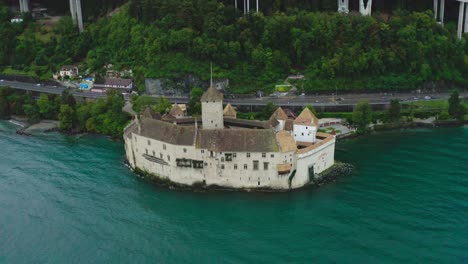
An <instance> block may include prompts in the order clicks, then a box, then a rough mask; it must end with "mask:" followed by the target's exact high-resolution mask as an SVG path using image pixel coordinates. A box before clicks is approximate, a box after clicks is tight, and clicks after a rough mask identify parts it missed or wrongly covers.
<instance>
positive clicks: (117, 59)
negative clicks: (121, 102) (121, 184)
mask: <svg viewBox="0 0 468 264" xmlns="http://www.w3.org/2000/svg"><path fill="white" fill-rule="evenodd" d="M9 16H11V14H9V13H8V11H7V9H6V8H5V7H2V8H1V9H0V20H1V22H0V23H1V24H0V34H2V36H8V37H2V38H1V39H0V46H1V47H2V49H0V67H3V68H7V69H9V70H12V69H14V70H20V71H25V72H30V71H33V72H35V73H36V75H37V76H41V78H46V77H47V76H49V75H50V74H51V72H52V71H55V70H56V69H57V68H58V67H59V66H60V65H62V64H65V63H72V62H75V63H76V62H80V63H82V68H83V69H86V68H89V69H90V70H91V72H98V73H103V70H104V69H103V67H102V66H103V65H104V64H105V63H112V64H114V66H115V67H116V68H117V69H124V68H132V69H133V70H134V72H135V74H136V81H137V83H138V84H139V85H140V87H141V86H142V84H143V83H144V82H143V80H144V78H161V77H164V78H174V77H181V76H184V75H186V74H195V75H197V76H200V77H201V78H202V79H204V80H207V79H208V78H209V72H210V71H209V67H210V66H209V65H210V62H212V63H213V66H214V72H215V77H227V78H229V79H230V85H231V92H235V93H247V92H252V91H256V90H260V89H262V90H272V89H273V88H274V85H273V84H277V83H278V82H281V81H282V80H284V79H285V78H286V76H288V75H289V74H295V73H302V74H305V76H306V78H307V80H306V81H305V82H304V83H303V85H304V89H305V90H306V91H307V92H314V91H322V90H335V89H340V90H346V89H347V90H355V89H367V90H369V89H372V90H382V89H387V90H389V89H392V90H394V89H414V88H418V87H420V86H421V85H422V84H424V83H425V82H426V81H443V82H439V83H443V84H444V85H452V86H458V87H466V86H468V67H467V64H468V59H467V54H468V45H467V44H466V43H467V41H466V39H467V37H466V35H465V39H464V40H458V39H457V38H456V36H455V35H454V34H453V32H451V31H452V30H453V26H452V27H451V26H450V25H448V26H447V27H445V28H442V27H441V26H440V25H438V24H437V23H436V22H435V20H434V19H433V14H432V12H431V11H426V12H409V11H396V12H394V13H393V14H392V15H391V16H390V17H389V18H385V19H384V18H383V16H379V15H378V14H376V15H374V16H373V17H362V16H360V15H354V14H350V15H341V14H337V13H334V12H329V13H325V12H312V11H303V10H302V11H299V10H298V9H288V11H287V12H286V13H279V12H276V13H273V14H271V15H263V14H261V13H259V14H254V13H252V14H251V15H249V16H243V15H242V14H241V13H240V11H238V10H235V9H234V7H232V6H228V5H224V4H223V3H222V2H218V1H215V0H207V1H197V0H181V1H170V0H145V1H143V0H131V1H130V2H129V3H128V4H126V5H124V6H123V7H122V8H121V9H120V11H119V12H118V13H116V14H114V15H113V16H112V17H105V18H101V19H99V20H98V21H97V22H95V23H88V24H86V32H85V33H83V34H81V35H80V34H78V33H77V31H76V30H75V29H74V27H73V25H72V23H71V20H70V19H69V18H63V19H62V20H61V21H60V22H61V23H59V24H58V25H57V26H56V27H55V29H54V30H53V32H52V33H53V34H52V35H50V33H48V34H49V35H48V36H47V38H40V37H38V36H37V32H40V31H41V27H40V25H37V23H36V24H35V23H34V22H32V21H28V22H27V23H26V24H25V25H22V26H20V25H11V24H10V23H9Z"/></svg>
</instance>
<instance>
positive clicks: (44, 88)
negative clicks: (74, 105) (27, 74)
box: [0, 80, 106, 99]
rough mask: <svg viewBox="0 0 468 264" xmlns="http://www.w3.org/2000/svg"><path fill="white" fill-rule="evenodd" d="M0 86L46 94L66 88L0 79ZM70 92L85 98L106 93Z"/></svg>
mask: <svg viewBox="0 0 468 264" xmlns="http://www.w3.org/2000/svg"><path fill="white" fill-rule="evenodd" d="M0 86H9V87H11V88H15V89H19V90H27V91H33V92H41V93H48V94H62V92H63V90H65V89H67V88H65V87H62V86H48V85H39V84H35V83H25V82H16V81H7V80H4V81H1V80H0ZM70 93H71V94H73V96H76V97H85V98H93V99H98V98H105V97H106V94H104V93H92V92H79V91H71V92H70Z"/></svg>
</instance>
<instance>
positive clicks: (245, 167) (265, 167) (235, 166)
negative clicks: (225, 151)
mask: <svg viewBox="0 0 468 264" xmlns="http://www.w3.org/2000/svg"><path fill="white" fill-rule="evenodd" d="M269 165H270V163H268V162H263V169H264V170H268V168H269ZM237 168H238V167H237V164H234V169H235V170H237ZM258 168H259V161H258V160H254V161H253V170H258ZM221 169H223V170H224V169H225V166H224V164H221ZM247 169H248V166H247V164H244V170H247Z"/></svg>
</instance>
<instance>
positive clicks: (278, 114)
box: [270, 107, 288, 121]
mask: <svg viewBox="0 0 468 264" xmlns="http://www.w3.org/2000/svg"><path fill="white" fill-rule="evenodd" d="M271 117H275V118H276V119H278V120H283V121H284V120H287V119H288V115H286V113H285V112H284V110H283V109H282V108H281V107H278V109H276V111H275V112H273V114H272V115H271ZM271 117H270V118H271Z"/></svg>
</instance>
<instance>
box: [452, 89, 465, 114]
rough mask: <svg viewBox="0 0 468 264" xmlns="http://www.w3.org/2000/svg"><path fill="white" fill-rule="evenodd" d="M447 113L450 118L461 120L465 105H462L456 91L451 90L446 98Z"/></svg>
mask: <svg viewBox="0 0 468 264" xmlns="http://www.w3.org/2000/svg"><path fill="white" fill-rule="evenodd" d="M448 103H449V108H448V113H449V115H450V116H451V117H452V118H455V119H458V120H463V118H464V115H465V107H464V106H463V105H462V103H461V100H460V95H459V94H458V91H453V92H452V94H451V95H450V98H449V100H448Z"/></svg>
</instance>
